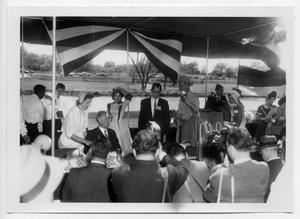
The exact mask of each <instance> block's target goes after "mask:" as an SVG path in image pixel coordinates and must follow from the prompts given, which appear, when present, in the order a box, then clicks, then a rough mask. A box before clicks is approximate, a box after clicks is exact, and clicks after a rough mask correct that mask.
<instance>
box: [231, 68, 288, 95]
mask: <svg viewBox="0 0 300 219" xmlns="http://www.w3.org/2000/svg"><path fill="white" fill-rule="evenodd" d="M237 83H238V85H239V88H240V89H241V90H242V93H243V95H248V96H266V95H268V94H269V93H270V92H272V91H273V90H276V91H277V94H278V95H279V96H282V95H284V94H285V89H286V73H285V71H283V70H282V69H280V68H279V67H277V68H273V69H270V70H268V71H259V70H256V69H252V68H248V67H246V66H242V65H240V66H239V69H238V81H237Z"/></svg>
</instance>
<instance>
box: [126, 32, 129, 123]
mask: <svg viewBox="0 0 300 219" xmlns="http://www.w3.org/2000/svg"><path fill="white" fill-rule="evenodd" d="M126 51H127V64H126V73H127V77H128V78H129V29H127V31H126ZM127 92H129V81H128V83H127ZM129 106H130V103H129V104H128V108H127V120H128V121H127V122H128V128H129V126H130V115H129V112H130V109H129Z"/></svg>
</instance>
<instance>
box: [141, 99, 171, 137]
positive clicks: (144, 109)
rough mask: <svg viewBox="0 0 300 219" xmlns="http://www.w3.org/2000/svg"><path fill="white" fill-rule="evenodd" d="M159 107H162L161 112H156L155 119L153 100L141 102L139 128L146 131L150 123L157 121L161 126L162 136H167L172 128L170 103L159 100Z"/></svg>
mask: <svg viewBox="0 0 300 219" xmlns="http://www.w3.org/2000/svg"><path fill="white" fill-rule="evenodd" d="M157 106H160V107H161V110H155V112H154V117H153V116H152V110H153V109H152V107H151V98H146V99H143V100H142V101H141V108H140V114H139V121H138V127H139V129H140V130H141V129H145V128H146V126H147V123H148V122H149V121H155V122H157V123H158V124H159V126H160V128H161V133H162V135H163V134H167V133H168V129H169V126H170V114H169V104H168V101H166V100H164V99H162V98H159V100H158V103H157Z"/></svg>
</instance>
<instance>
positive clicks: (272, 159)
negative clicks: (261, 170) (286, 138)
mask: <svg viewBox="0 0 300 219" xmlns="http://www.w3.org/2000/svg"><path fill="white" fill-rule="evenodd" d="M279 146H280V145H279V144H277V139H276V137H275V136H274V135H265V136H262V137H261V138H260V148H259V150H260V152H261V155H262V157H263V159H264V161H265V162H267V164H268V166H269V169H270V178H269V184H268V189H267V192H266V195H265V201H267V199H268V196H269V193H270V186H271V185H272V183H273V182H274V181H275V180H276V178H277V176H278V174H279V173H280V171H281V169H282V167H283V165H284V162H283V161H282V160H281V158H280V157H279V154H278V150H279Z"/></svg>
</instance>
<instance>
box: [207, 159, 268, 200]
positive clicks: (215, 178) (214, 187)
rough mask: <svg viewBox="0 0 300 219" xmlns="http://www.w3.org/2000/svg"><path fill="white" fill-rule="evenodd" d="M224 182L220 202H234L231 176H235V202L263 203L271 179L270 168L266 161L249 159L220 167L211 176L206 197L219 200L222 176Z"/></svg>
mask: <svg viewBox="0 0 300 219" xmlns="http://www.w3.org/2000/svg"><path fill="white" fill-rule="evenodd" d="M222 172H223V183H222V190H221V199H220V202H229V203H230V202H232V198H231V176H234V189H235V193H234V198H235V200H234V202H235V203H263V202H264V196H265V193H266V190H267V186H268V181H269V168H268V165H267V164H266V163H265V162H257V161H254V160H249V161H246V162H243V163H239V164H236V165H233V166H230V167H229V168H220V169H218V170H217V171H216V172H215V173H214V174H212V175H211V176H210V179H209V184H208V185H207V187H206V189H205V192H204V198H205V199H206V200H207V201H209V202H217V196H218V190H219V183H220V176H221V173H222Z"/></svg>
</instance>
